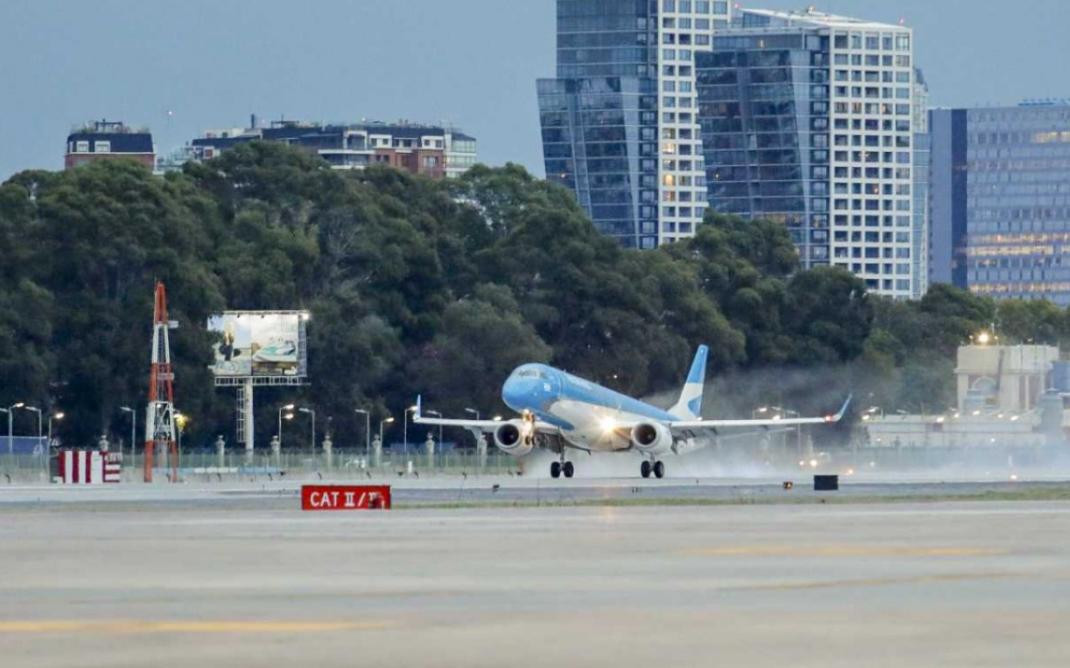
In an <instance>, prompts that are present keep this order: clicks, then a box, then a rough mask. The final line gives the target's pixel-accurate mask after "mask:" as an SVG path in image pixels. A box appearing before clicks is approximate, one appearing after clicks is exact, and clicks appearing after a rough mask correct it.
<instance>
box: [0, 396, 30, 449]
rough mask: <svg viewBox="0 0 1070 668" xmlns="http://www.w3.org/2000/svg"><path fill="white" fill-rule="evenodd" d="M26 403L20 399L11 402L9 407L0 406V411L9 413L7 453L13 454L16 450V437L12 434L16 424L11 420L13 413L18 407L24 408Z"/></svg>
mask: <svg viewBox="0 0 1070 668" xmlns="http://www.w3.org/2000/svg"><path fill="white" fill-rule="evenodd" d="M25 405H26V404H24V403H22V402H21V401H19V402H18V403H14V404H11V405H10V406H8V407H7V408H0V411H4V412H5V413H7V454H9V455H10V454H13V453H14V452H15V445H14V437H13V436H12V433H11V432H12V430H13V429H14V425H13V424H12V422H11V418H12V415H13V414H14V412H15V409H16V408H22V407H23V406H25Z"/></svg>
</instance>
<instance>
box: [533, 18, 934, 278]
mask: <svg viewBox="0 0 1070 668" xmlns="http://www.w3.org/2000/svg"><path fill="white" fill-rule="evenodd" d="M557 12H558V14H557V78H556V79H544V80H540V81H539V84H538V86H539V110H540V116H541V122H542V133H543V137H542V138H543V150H544V158H545V162H546V173H547V178H549V179H551V180H555V181H558V182H560V183H563V184H565V185H567V186H569V187H570V188H572V189H573V190H574V191H575V192H576V195H577V197H578V199H579V201H580V203H581V204H582V205H583V206H584V208H585V209H587V211H588V212H589V213H590V214H591V218H592V219H593V220H594V223H595V225H596V226H598V227H599V229H601V230H602V231H603V232H605V233H606V234H609V235H612V236H614V237H616V238H617V239H619V240H620V241H621V242H622V243H623V244H625V245H627V246H634V247H639V248H651V247H654V246H656V245H658V244H659V243H664V242H666V241H673V240H676V239H679V238H682V237H687V236H690V235H691V234H693V233H694V231H695V227H696V225H697V224H698V223H699V222H701V220H702V217H703V214H704V210H705V209H706V208H707V207H710V208H713V209H715V210H717V211H720V212H725V213H733V214H737V215H741V216H744V217H751V218H754V217H763V218H769V219H773V220H779V221H781V222H783V223H784V225H785V226H786V227H787V228H788V230H789V232H790V234H791V236H792V239H793V240H794V241H795V243H796V246H797V247H798V249H799V254H800V258H801V260H802V264H803V266H805V267H812V266H817V265H826V264H835V265H839V266H843V267H845V268H847V269H849V270H850V271H852V272H854V273H855V274H857V275H859V276H860V277H861V278H862V279H864V280H865V282H866V285H867V286H868V287H869V288H870V289H872V290H874V291H876V292H879V293H882V294H887V295H892V296H895V297H911V296H916V295H918V294H919V293H920V291H921V290H923V289H924V281H923V280H921V279H922V278H923V277H924V276H925V275H926V274H927V271H926V270H925V259H926V258H927V255H926V254H925V253H924V252H923V251H922V247H923V246H924V244H925V242H926V241H927V235H926V234H925V232H924V224H925V221H924V216H925V209H926V207H922V212H921V214H920V216H918V215H917V213H918V207H917V206H916V202H917V201H921V200H924V197H925V195H924V192H923V190H924V186H925V184H924V179H920V180H918V179H916V177H917V176H918V175H917V174H916V173H915V168H914V165H915V162H916V161H917V162H919V164H925V160H926V157H925V155H924V150H925V149H924V146H925V145H927V144H925V142H924V141H920V142H919V141H918V140H916V138H915V133H916V132H918V133H919V134H924V129H923V128H915V120H914V118H915V112H916V110H917V108H918V107H919V105H923V104H924V102H923V101H922V98H923V97H924V95H923V94H924V90H925V89H924V82H923V81H922V80H921V79H920V78H919V77H916V76H915V65H914V62H913V60H914V59H913V43H912V41H913V35H912V31H911V29H910V28H908V27H905V26H902V25H889V24H883V23H874V22H869V21H862V20H858V19H852V18H846V17H841V16H834V15H830V14H823V13H820V12H817V11H815V10H813V9H808V10H805V11H801V12H780V11H766V10H755V9H741V8H739V7H738V5H729V3H726V2H698V1H693V2H689V1H686V0H656V1H655V0H558V3H557ZM916 145H918V151H917V152H916V149H915V147H916ZM919 188H920V189H921V191H919ZM919 255H921V256H922V257H918V256H919Z"/></svg>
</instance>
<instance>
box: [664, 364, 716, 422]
mask: <svg viewBox="0 0 1070 668" xmlns="http://www.w3.org/2000/svg"><path fill="white" fill-rule="evenodd" d="M709 352H710V349H709V348H707V347H706V346H699V347H698V351H697V352H696V353H695V359H694V361H693V362H691V371H689V372H688V374H687V380H686V381H684V388H683V389H682V390H681V391H680V400H679V401H677V402H676V405H675V406H673V407H672V408H670V409H669V412H670V413H672V414H673V415H675V416H676V417H678V418H680V419H681V420H697V419H699V414H700V413H701V412H702V387H703V385H704V384H705V382H706V356H707V355H708V354H709Z"/></svg>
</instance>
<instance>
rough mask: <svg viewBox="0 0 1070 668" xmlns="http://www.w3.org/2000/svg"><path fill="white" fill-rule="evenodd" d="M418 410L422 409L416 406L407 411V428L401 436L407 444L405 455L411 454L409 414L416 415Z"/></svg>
mask: <svg viewBox="0 0 1070 668" xmlns="http://www.w3.org/2000/svg"><path fill="white" fill-rule="evenodd" d="M418 410H420V407H419V406H417V405H416V404H413V405H412V406H409V407H408V408H406V409H405V428H404V430H403V431H402V436H401V440H402V442H403V443H404V444H405V454H408V453H409V413H415V412H416V411H418Z"/></svg>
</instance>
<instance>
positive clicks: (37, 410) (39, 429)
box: [23, 406, 45, 445]
mask: <svg viewBox="0 0 1070 668" xmlns="http://www.w3.org/2000/svg"><path fill="white" fill-rule="evenodd" d="M23 408H25V409H26V410H28V411H30V412H31V413H37V443H38V445H40V443H41V437H42V436H44V435H45V434H44V429H42V425H41V417H42V416H41V409H40V408H38V407H37V406H23Z"/></svg>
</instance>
